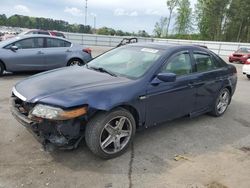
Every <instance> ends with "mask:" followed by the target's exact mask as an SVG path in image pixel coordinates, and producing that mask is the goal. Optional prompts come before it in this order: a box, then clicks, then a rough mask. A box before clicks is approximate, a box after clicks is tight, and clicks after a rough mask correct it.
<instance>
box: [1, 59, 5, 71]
mask: <svg viewBox="0 0 250 188" xmlns="http://www.w3.org/2000/svg"><path fill="white" fill-rule="evenodd" d="M0 63H1V64H2V65H3V68H4V70H6V66H5V64H4V62H3V61H2V60H1V59H0Z"/></svg>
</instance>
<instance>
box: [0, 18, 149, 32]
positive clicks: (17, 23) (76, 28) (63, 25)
mask: <svg viewBox="0 0 250 188" xmlns="http://www.w3.org/2000/svg"><path fill="white" fill-rule="evenodd" d="M0 26H11V27H21V28H28V29H34V28H36V29H43V30H58V31H64V32H73V33H89V34H92V33H97V34H100V35H119V36H141V37H149V34H148V33H147V32H146V31H144V30H140V31H138V32H137V33H130V32H123V31H122V30H115V29H112V28H108V27H102V28H99V29H94V28H92V27H91V26H89V25H82V24H69V23H68V22H66V21H63V20H54V19H50V18H37V17H30V16H23V15H17V14H15V15H13V16H10V17H9V18H7V17H6V15H5V14H0Z"/></svg>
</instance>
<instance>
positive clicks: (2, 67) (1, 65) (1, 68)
mask: <svg viewBox="0 0 250 188" xmlns="http://www.w3.org/2000/svg"><path fill="white" fill-rule="evenodd" d="M3 72H4V66H3V64H2V63H0V76H2V75H3Z"/></svg>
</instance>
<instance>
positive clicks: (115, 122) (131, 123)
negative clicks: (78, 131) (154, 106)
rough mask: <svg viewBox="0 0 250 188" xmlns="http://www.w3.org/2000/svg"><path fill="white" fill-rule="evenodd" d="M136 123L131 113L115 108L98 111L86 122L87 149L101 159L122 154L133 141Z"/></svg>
mask: <svg viewBox="0 0 250 188" xmlns="http://www.w3.org/2000/svg"><path fill="white" fill-rule="evenodd" d="M135 130H136V123H135V119H134V117H133V115H132V114H131V113H130V112H129V111H127V110H125V109H123V108H116V109H114V110H112V111H110V112H99V113H97V114H96V115H95V116H94V117H93V118H92V119H90V121H89V122H88V124H87V126H86V130H85V140H86V144H87V146H88V147H89V149H90V150H91V151H92V152H93V153H94V154H95V155H97V156H99V157H100V158H103V159H111V158H114V157H118V156H120V155H121V154H123V153H124V152H125V151H126V149H127V148H128V147H129V145H130V143H131V142H132V141H133V138H134V135H135Z"/></svg>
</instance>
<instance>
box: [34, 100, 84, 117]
mask: <svg viewBox="0 0 250 188" xmlns="http://www.w3.org/2000/svg"><path fill="white" fill-rule="evenodd" d="M86 113H87V107H81V108H76V109H73V110H63V109H61V108H56V107H52V106H48V105H43V104H38V105H36V106H35V107H34V108H33V109H32V111H31V115H33V116H36V117H40V118H44V119H52V120H67V119H73V118H76V117H79V116H81V115H84V114H86Z"/></svg>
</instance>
